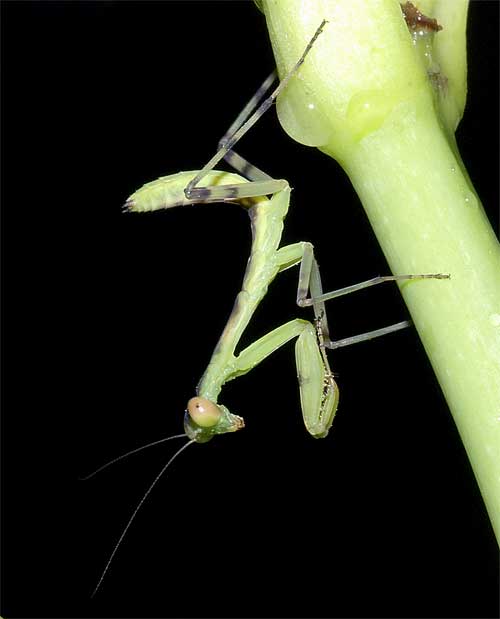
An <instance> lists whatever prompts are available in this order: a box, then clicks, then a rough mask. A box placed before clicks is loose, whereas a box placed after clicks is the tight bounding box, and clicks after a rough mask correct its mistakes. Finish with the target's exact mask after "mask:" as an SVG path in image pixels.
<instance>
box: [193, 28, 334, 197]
mask: <svg viewBox="0 0 500 619" xmlns="http://www.w3.org/2000/svg"><path fill="white" fill-rule="evenodd" d="M325 24H326V20H323V21H322V22H321V24H320V26H319V28H318V29H317V30H316V32H315V33H314V36H313V37H312V39H311V40H310V41H309V43H308V44H307V46H306V48H305V50H304V52H303V54H302V56H301V57H300V58H299V60H298V61H297V62H296V63H295V65H294V67H293V68H292V69H291V71H290V72H289V73H287V75H285V77H284V78H283V80H282V81H281V82H280V83H279V84H278V86H277V87H276V89H275V90H273V92H272V93H271V94H270V95H269V97H267V99H265V100H264V101H263V102H262V103H261V104H260V105H259V107H258V108H257V109H256V110H255V112H254V113H253V114H252V115H251V116H250V118H248V119H247V120H245V118H246V117H247V116H248V114H250V113H251V110H252V109H253V107H254V106H255V105H257V103H258V101H260V99H261V98H262V96H263V95H264V92H265V91H266V90H267V88H269V85H270V84H268V81H269V80H270V79H271V76H269V77H268V78H267V79H266V81H265V82H264V84H263V85H262V87H261V88H259V90H258V91H257V93H256V95H255V96H254V97H252V99H251V100H250V101H249V102H248V104H247V105H246V106H245V108H244V109H243V111H242V112H241V114H239V116H238V118H237V119H236V120H235V122H234V123H233V124H232V125H231V128H230V129H229V131H228V132H227V134H226V136H227V135H228V134H229V133H230V132H231V130H232V129H233V128H235V127H236V126H238V125H240V126H239V127H238V129H236V131H235V132H234V133H233V134H232V135H231V137H228V138H226V136H224V138H222V140H221V143H222V144H221V146H220V148H219V150H218V151H217V152H216V153H215V155H214V156H213V157H212V159H210V161H209V162H208V163H207V164H206V165H205V166H204V168H203V169H202V170H200V172H199V173H198V174H197V175H196V176H195V177H194V178H193V179H192V181H191V182H190V183H189V184H188V185H187V187H186V189H185V194H186V198H188V199H198V196H197V194H196V193H195V192H196V191H197V190H196V189H195V187H196V185H197V184H198V183H199V182H200V180H201V179H202V178H203V177H204V176H205V175H206V174H207V172H208V171H209V170H212V169H213V168H214V167H215V166H216V165H217V163H219V161H220V160H221V159H223V158H224V157H225V156H226V154H227V153H228V152H229V151H230V150H231V149H232V148H233V146H234V145H235V144H236V142H238V140H240V138H241V137H242V136H244V135H245V133H246V132H247V131H248V130H249V129H251V128H252V127H253V126H254V125H255V123H256V122H257V121H258V120H259V119H260V118H261V116H262V115H263V114H265V113H266V111H267V110H268V109H269V108H270V107H271V105H272V104H273V103H274V101H275V99H276V97H277V96H278V95H279V94H280V93H281V92H282V90H283V89H284V88H285V87H286V85H287V84H288V82H289V81H290V79H291V78H292V76H293V75H294V74H295V73H296V72H297V71H298V70H299V68H300V66H301V65H302V64H303V62H304V60H305V58H306V56H307V54H308V53H309V52H310V50H311V48H312V46H313V45H314V43H315V41H316V39H317V38H318V37H319V35H320V34H321V32H322V30H323V28H324V26H325ZM272 75H273V74H272ZM262 89H263V90H262ZM241 123H242V124H241ZM252 167H255V166H252ZM255 169H256V170H258V168H255ZM259 173H260V174H264V175H265V177H266V178H269V177H268V176H267V174H265V173H264V172H261V171H260V170H259ZM261 178H262V177H261ZM256 195H262V193H261V194H256Z"/></svg>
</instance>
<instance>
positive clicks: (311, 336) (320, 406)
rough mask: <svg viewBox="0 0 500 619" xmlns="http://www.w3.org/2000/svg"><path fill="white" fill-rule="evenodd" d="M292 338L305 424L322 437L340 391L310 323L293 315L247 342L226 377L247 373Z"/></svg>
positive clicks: (326, 429) (333, 411)
mask: <svg viewBox="0 0 500 619" xmlns="http://www.w3.org/2000/svg"><path fill="white" fill-rule="evenodd" d="M294 337H297V342H296V344H295V361H296V365H297V376H298V380H299V389H300V402H301V408H302V416H303V419H304V424H305V426H306V428H307V431H308V432H309V433H310V434H311V435H312V436H313V437H315V438H323V437H325V436H326V435H327V434H328V430H329V429H330V427H331V425H332V422H333V418H334V417H335V413H336V411H337V406H338V399H339V390H338V387H337V385H336V383H335V381H334V379H333V375H332V373H331V371H330V368H329V366H328V361H327V360H326V355H325V353H324V349H321V348H320V347H319V346H318V340H317V333H316V329H315V328H314V327H313V325H312V324H311V323H310V322H308V321H306V320H300V319H299V318H296V319H295V320H291V321H290V322H287V323H286V324H284V325H281V326H280V327H278V328H277V329H274V330H273V331H271V332H270V333H267V334H266V335H264V336H263V337H261V338H260V339H258V340H257V341H255V342H253V344H250V346H248V347H247V348H245V349H244V350H243V351H241V353H240V354H239V355H238V356H237V357H236V360H235V364H234V371H233V372H232V373H231V376H230V377H229V378H228V380H231V379H233V378H236V377H238V376H241V375H242V374H246V373H247V372H249V371H250V370H251V369H252V368H254V367H255V366H256V365H258V364H259V363H260V362H261V361H263V360H264V359H265V358H266V357H268V356H269V355H270V354H271V353H273V352H274V351H275V350H277V349H278V348H280V347H281V346H283V344H286V343H287V342H289V341H290V340H291V339H293V338H294Z"/></svg>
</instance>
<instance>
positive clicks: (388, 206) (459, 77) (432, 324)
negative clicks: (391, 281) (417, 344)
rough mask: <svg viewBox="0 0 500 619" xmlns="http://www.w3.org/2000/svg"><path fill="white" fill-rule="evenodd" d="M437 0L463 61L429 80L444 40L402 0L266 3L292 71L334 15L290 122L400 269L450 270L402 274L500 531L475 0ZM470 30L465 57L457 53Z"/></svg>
mask: <svg viewBox="0 0 500 619" xmlns="http://www.w3.org/2000/svg"><path fill="white" fill-rule="evenodd" d="M421 4H423V3H421ZM426 4H427V5H431V4H432V5H433V7H434V9H435V10H436V11H438V13H439V17H440V23H441V24H443V38H442V39H441V42H440V47H436V51H435V57H438V56H439V54H441V58H440V65H439V66H440V67H441V71H442V70H443V69H442V67H443V66H445V65H446V66H448V67H455V71H454V72H453V71H452V70H451V69H450V71H449V75H446V76H445V75H444V73H442V74H441V77H445V78H447V79H448V84H447V85H446V87H443V86H442V85H441V86H436V84H435V83H434V85H433V84H432V83H431V80H430V79H429V77H428V75H427V70H428V65H429V59H430V61H431V62H434V61H435V58H432V45H431V44H430V43H429V44H428V45H427V48H426V50H424V51H422V49H420V50H419V49H418V48H419V47H420V48H422V45H421V42H420V41H419V45H414V44H413V43H412V37H411V35H410V34H409V32H408V30H407V28H406V24H405V23H404V20H403V19H402V16H401V9H400V7H399V3H397V2H395V1H394V0H323V1H321V0H318V2H314V3H311V2H308V1H307V0H286V2H285V1H284V0H268V1H267V2H264V3H263V8H264V11H265V14H266V18H267V22H268V26H269V30H270V34H271V40H272V43H273V47H274V51H275V56H276V59H277V64H278V68H279V70H280V74H281V75H283V74H284V73H285V72H286V70H287V69H288V68H289V67H291V66H292V65H293V62H294V60H295V59H296V58H297V57H298V56H300V50H302V49H303V48H304V47H305V45H306V44H307V42H308V40H309V39H310V38H311V36H312V33H313V32H314V30H315V28H316V27H317V26H318V25H319V23H320V22H321V20H322V19H324V18H326V19H327V20H328V22H329V23H328V25H327V27H326V28H325V31H324V33H323V34H322V35H321V37H320V39H318V42H317V48H316V47H315V48H314V49H313V51H312V52H311V54H310V58H309V57H308V59H307V61H306V63H304V66H303V68H302V69H301V71H300V75H299V76H298V79H297V80H295V82H296V83H295V84H293V85H292V84H290V89H289V91H287V92H286V93H285V94H286V97H284V98H283V101H281V102H280V106H281V108H280V109H279V115H280V120H281V121H282V124H283V125H284V127H285V129H286V130H287V131H288V132H289V133H290V134H291V135H292V137H295V138H296V139H299V141H302V142H305V143H308V144H311V145H315V146H318V147H319V148H320V149H321V150H322V151H323V152H325V153H326V154H328V155H330V156H332V157H334V158H336V159H337V160H338V161H339V162H340V163H341V165H342V166H343V167H344V169H345V171H346V172H347V174H348V175H349V178H350V179H351V181H352V183H353V186H354V188H355V190H356V191H357V193H358V195H359V197H360V199H361V201H362V203H363V206H364V208H365V210H366V212H367V215H368V217H369V219H370V222H371V224H372V226H373V229H374V231H375V234H376V235H377V238H378V240H379V243H380V245H381V247H382V250H383V252H384V254H385V256H386V258H387V261H388V263H389V265H390V267H391V269H392V271H393V273H399V274H406V273H449V274H450V275H451V279H450V280H444V281H443V280H421V281H418V280H417V281H411V282H406V283H403V284H402V285H401V286H400V288H401V292H402V295H403V297H404V300H405V302H406V304H407V306H408V308H409V311H410V313H411V316H412V319H413V321H414V323H415V326H416V328H417V330H418V333H419V335H420V337H421V339H422V342H423V344H424V347H425V350H426V352H427V354H428V356H429V359H430V361H431V363H432V366H433V368H434V370H435V372H436V376H437V378H438V380H439V383H440V385H441V387H442V390H443V393H444V395H445V397H446V400H447V402H448V404H449V407H450V410H451V412H452V414H453V417H454V419H455V422H456V425H457V427H458V430H459V432H460V436H461V438H462V441H463V443H464V446H465V448H466V450H467V453H468V456H469V458H470V461H471V464H472V467H473V470H474V473H475V475H476V478H477V481H478V484H479V487H480V489H481V492H482V495H483V498H484V500H485V503H486V507H487V509H488V512H489V515H490V518H491V521H492V523H493V527H494V530H495V533H496V536H497V539H499V540H500V245H499V243H498V240H497V239H496V237H495V234H494V233H493V230H492V229H491V226H490V224H489V222H488V219H487V217H486V215H485V213H484V210H483V208H482V206H481V204H480V201H479V198H478V196H477V195H476V193H475V191H474V189H473V187H472V185H471V183H470V180H469V178H468V176H467V173H466V171H465V168H464V166H463V163H462V161H461V159H460V155H459V154H458V149H457V147H456V144H455V140H454V135H453V133H454V130H455V128H456V125H457V123H458V120H459V118H460V115H461V113H462V110H463V105H464V103H465V91H466V88H465V82H464V80H465V65H464V66H463V70H462V68H460V67H459V68H457V63H458V64H459V63H462V64H463V63H464V57H465V56H464V50H465V47H464V46H465V29H464V25H465V17H464V15H465V14H466V8H467V7H466V3H464V2H460V3H459V4H461V7H462V13H463V14H461V15H458V16H457V14H456V12H455V13H454V14H453V16H451V17H450V20H449V21H448V22H447V21H446V15H447V13H446V7H447V5H449V3H448V2H447V1H444V0H442V1H441V2H439V1H438V2H435V3H434V4H433V3H432V2H427V3H426ZM313 5H314V6H313ZM455 6H457V5H455ZM422 10H423V9H422ZM434 15H436V13H431V16H434ZM447 27H448V30H449V32H448V33H447V34H446V37H448V39H447V38H446V37H445V36H444V33H445V32H446V28H447ZM453 28H456V29H458V30H455V31H453ZM462 31H463V35H464V36H463V46H459V45H455V46H454V49H453V53H455V54H456V58H454V57H453V56H450V55H448V56H445V51H446V49H447V42H448V41H449V40H450V37H451V39H453V40H454V41H456V40H457V37H459V36H461V34H460V33H461V32H462ZM431 36H432V37H435V38H436V41H437V40H438V39H437V37H439V36H441V32H439V33H436V34H434V35H431ZM428 40H429V41H431V39H428ZM462 48H463V49H462ZM443 50H444V51H443ZM438 52H439V53H438ZM450 53H451V52H450ZM422 54H424V55H425V61H426V62H423V59H422V58H423V56H422ZM454 59H455V60H456V62H455V64H454ZM426 63H427V66H426ZM438 68H439V67H438ZM462 81H463V83H462ZM409 354H411V351H409ZM415 388H417V389H418V380H416V382H415ZM408 398H409V399H411V393H408ZM401 414H404V403H403V406H402V410H401ZM429 432H432V428H429ZM422 454H423V455H422V457H425V455H424V454H425V445H422Z"/></svg>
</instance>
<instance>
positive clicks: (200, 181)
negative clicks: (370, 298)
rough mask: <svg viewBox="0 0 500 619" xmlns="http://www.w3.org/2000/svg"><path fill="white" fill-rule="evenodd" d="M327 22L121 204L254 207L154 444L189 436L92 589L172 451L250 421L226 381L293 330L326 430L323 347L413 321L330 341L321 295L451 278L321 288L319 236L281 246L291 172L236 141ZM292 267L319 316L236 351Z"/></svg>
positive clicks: (305, 408) (317, 423)
mask: <svg viewBox="0 0 500 619" xmlns="http://www.w3.org/2000/svg"><path fill="white" fill-rule="evenodd" d="M325 26H326V22H325V21H323V22H322V23H321V24H320V26H319V27H318V29H317V30H316V32H315V34H314V36H313V38H312V39H311V41H310V42H309V44H308V45H307V47H306V49H305V50H304V52H303V54H302V56H301V57H300V58H299V60H298V61H297V63H296V64H295V66H294V67H293V69H292V70H291V71H290V72H289V73H288V74H287V75H286V76H285V78H284V79H283V80H282V81H281V82H280V84H279V85H278V86H277V88H276V89H275V90H274V91H273V92H272V93H271V95H269V96H268V97H267V98H264V97H265V95H266V93H267V92H268V90H269V89H270V87H271V85H272V84H273V82H274V81H275V79H276V73H275V72H273V73H272V74H271V75H270V76H269V77H268V78H267V79H266V80H265V81H264V83H263V84H262V86H261V87H260V88H259V89H258V90H257V92H256V93H255V95H254V96H253V97H252V99H251V100H250V101H249V102H248V104H247V105H246V106H245V108H244V109H243V110H242V112H241V113H240V114H239V115H238V117H237V118H236V120H235V121H234V123H233V124H232V125H231V127H230V128H229V130H228V131H227V132H226V134H225V135H224V136H223V138H222V139H221V140H220V142H219V147H218V150H217V153H216V154H215V156H214V157H212V159H211V160H210V161H209V162H208V163H207V164H206V166H205V167H204V168H202V169H201V170H199V171H190V172H180V173H178V174H173V175H170V176H165V177H161V178H159V179H157V180H155V181H153V182H151V183H148V184H146V185H144V186H143V187H142V188H141V189H139V190H138V191H136V192H135V193H133V194H132V195H131V196H130V197H129V198H128V200H127V201H126V203H125V205H124V210H125V211H126V212H129V213H144V212H150V211H155V210H159V209H169V208H174V207H177V206H188V205H192V204H198V203H202V204H211V203H215V202H227V203H231V204H238V205H240V206H242V207H243V208H245V209H246V210H247V212H248V214H249V217H250V220H251V226H252V246H251V251H250V257H249V259H248V264H247V268H246V272H245V275H244V278H243V283H242V288H241V290H240V292H239V293H238V295H237V297H236V300H235V303H234V307H233V310H232V312H231V314H230V316H229V319H228V321H227V323H226V326H225V328H224V330H223V332H222V334H221V336H220V338H219V341H218V343H217V345H216V347H215V350H214V352H213V354H212V357H211V359H210V361H209V364H208V366H207V368H206V370H205V372H204V374H203V376H202V378H201V380H200V382H199V383H198V386H197V389H196V395H195V396H193V397H192V398H191V399H190V400H189V401H188V403H187V407H186V412H185V415H184V431H185V433H184V434H179V435H175V436H174V437H168V438H166V439H161V440H159V441H155V443H152V444H157V443H160V442H163V441H166V440H170V439H172V438H178V437H182V436H187V437H188V439H189V440H188V442H187V443H185V444H184V445H183V446H182V447H181V448H180V449H179V450H178V451H177V452H176V453H175V454H174V455H173V456H172V458H170V460H169V461H168V462H167V464H166V465H165V466H164V467H163V468H162V469H161V471H160V473H159V474H158V475H157V476H156V478H155V479H154V481H153V483H152V484H151V485H150V486H149V488H148V490H147V491H146V493H145V494H144V495H143V497H142V499H141V501H140V502H139V504H138V505H137V507H136V509H135V510H134V512H133V514H132V516H131V518H130V519H129V521H128V523H127V525H126V527H125V529H124V530H123V532H122V534H121V536H120V538H119V540H118V542H117V543H116V545H115V547H114V550H113V552H112V554H111V556H110V558H109V560H108V563H107V565H106V567H105V569H104V572H103V573H102V575H101V578H100V580H99V582H98V584H97V587H96V589H95V590H94V593H95V592H96V591H97V589H98V588H99V586H100V584H101V582H102V580H103V578H104V576H105V574H106V572H107V570H108V568H109V565H110V563H111V561H112V559H113V557H114V555H115V553H116V551H117V549H118V547H119V545H120V543H121V541H122V540H123V538H124V536H125V534H126V532H127V530H128V529H129V527H130V525H131V523H132V521H133V520H134V518H135V515H136V514H137V512H138V510H139V509H140V507H141V506H142V504H143V503H144V501H145V500H146V498H147V497H148V495H149V494H150V492H151V491H152V489H153V487H154V486H155V485H156V483H157V482H158V480H159V479H160V477H161V476H162V475H163V473H164V472H165V470H166V469H167V468H168V467H169V466H170V464H171V463H172V462H173V461H174V459H175V458H176V457H177V456H178V455H179V454H180V453H181V452H182V451H184V450H185V449H186V448H187V447H188V446H189V445H191V444H193V443H205V442H207V441H209V440H211V439H212V438H213V437H214V436H216V435H218V434H225V433H229V432H235V431H238V430H240V429H241V428H243V427H244V420H243V418H242V417H241V416H239V415H237V414H234V413H232V412H230V411H229V409H228V408H227V407H226V406H224V405H223V404H221V403H219V402H218V397H219V394H220V392H221V390H222V387H223V386H224V385H225V384H226V383H227V382H228V381H231V380H234V379H235V378H237V377H239V376H242V375H244V374H246V373H247V372H249V371H250V370H251V369H253V368H254V367H256V366H257V365H259V364H260V363H261V362H262V361H263V360H264V359H265V358H267V357H268V356H269V355H270V354H272V353H273V352H274V351H276V350H277V349H278V348H280V347H281V346H283V345H285V344H286V343H287V342H289V341H291V340H293V339H296V344H295V358H296V366H297V376H298V383H299V392H300V401H301V408H302V415H303V419H304V424H305V427H306V429H307V431H308V432H309V434H310V435H311V436H313V437H314V438H324V437H326V436H327V434H328V432H329V429H330V427H331V425H332V422H333V419H334V416H335V413H336V410H337V407H338V402H339V389H338V386H337V384H336V382H335V380H334V376H333V373H332V371H331V369H330V366H329V362H328V358H327V355H326V350H327V349H330V350H331V349H336V348H340V347H343V346H348V345H351V344H354V343H357V342H362V341H365V340H368V339H372V338H375V337H380V336H382V335H386V334H388V333H392V332H394V331H397V330H400V329H404V328H406V327H408V326H409V325H410V322H409V321H407V320H405V321H402V322H399V323H396V324H394V325H390V326H387V327H383V328H381V329H377V330H375V331H370V332H368V333H363V334H361V335H357V336H354V337H349V338H346V339H342V340H339V341H332V340H331V338H330V334H329V329H328V322H327V317H326V308H325V302H326V301H328V300H331V299H334V298H337V297H340V296H342V295H346V294H348V293H351V292H355V291H358V290H361V289H364V288H367V287H370V286H374V285H378V284H380V283H383V282H387V281H403V280H412V279H445V278H448V277H449V275H444V274H424V275H391V276H384V277H375V278H373V279H370V280H367V281H364V282H361V283H359V284H355V285H353V286H348V287H345V288H341V289H339V290H334V291H331V292H327V293H324V292H323V288H322V283H321V277H320V273H319V267H318V263H317V261H316V259H315V257H314V250H313V245H312V244H311V243H309V242H307V241H299V242H296V243H293V244H291V245H285V246H280V242H281V237H282V233H283V226H284V223H283V222H284V219H285V217H286V214H287V211H288V208H289V203H290V194H291V188H290V186H289V184H288V182H287V181H285V180H277V179H274V178H272V177H271V176H269V175H268V174H266V173H265V172H263V171H262V170H260V169H259V168H257V167H255V166H254V165H252V164H250V163H249V162H248V161H246V160H245V159H243V158H242V157H241V156H240V155H238V154H237V153H236V152H235V151H234V150H233V147H234V145H235V144H236V142H237V141H238V140H239V139H240V138H241V137H242V136H243V135H244V134H245V133H246V132H247V131H248V130H249V129H250V128H251V127H252V126H253V125H254V124H255V123H256V122H257V121H258V119H259V118H260V117H261V116H262V115H263V114H264V113H265V112H266V111H267V109H269V107H271V105H272V104H273V102H274V101H275V99H276V97H277V96H278V95H279V94H280V93H281V92H282V91H283V90H284V89H285V88H286V85H287V83H288V82H289V81H290V79H292V78H293V76H294V75H295V74H296V73H297V72H298V70H299V68H300V66H301V65H302V63H303V62H304V61H305V59H306V57H307V55H308V54H309V52H310V51H311V49H312V48H313V46H314V43H315V41H316V39H317V38H318V36H320V34H321V32H322V30H323V29H324V28H325ZM261 101H262V103H261ZM222 159H224V160H225V161H226V162H227V163H228V164H229V165H231V166H232V168H233V169H234V170H235V171H236V172H222V171H219V170H216V169H215V166H216V165H217V163H218V162H219V161H221V160H222ZM294 266H299V278H298V286H297V297H296V301H297V305H298V306H299V307H301V308H303V307H312V308H313V311H314V320H313V322H310V321H308V320H304V319H301V318H294V319H292V320H290V321H289V322H287V323H285V324H283V325H281V326H279V327H277V328H275V329H273V330H272V331H270V332H268V333H267V334H265V335H264V336H262V337H261V338H259V339H258V340H256V341H255V342H253V343H252V344H250V345H249V346H247V347H246V348H244V349H243V350H241V351H239V352H237V348H238V344H239V342H240V339H241V337H242V335H243V333H244V331H245V329H246V327H247V326H248V324H249V322H250V320H251V318H252V316H253V314H254V312H255V310H256V309H257V307H258V305H259V303H260V302H261V301H262V299H263V298H264V296H265V295H266V293H267V290H268V287H269V286H270V284H271V283H272V281H273V280H274V278H275V277H276V276H277V275H278V274H279V273H281V272H283V271H285V270H287V269H289V268H291V267H294ZM145 447H147V445H146V446H144V447H139V448H138V449H135V450H133V451H132V452H128V453H127V454H124V455H123V456H119V457H118V458H115V459H114V460H112V461H111V462H109V463H107V464H106V465H104V466H103V467H100V468H99V469H98V470H97V471H99V470H102V469H103V468H105V467H107V466H108V465H109V464H112V463H113V462H116V461H117V460H120V459H121V458H123V457H125V456H127V455H129V454H131V453H135V452H137V451H140V450H142V449H144V448H145ZM97 471H95V472H97ZM93 474H94V473H93ZM89 477H90V476H89Z"/></svg>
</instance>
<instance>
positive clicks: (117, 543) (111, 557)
mask: <svg viewBox="0 0 500 619" xmlns="http://www.w3.org/2000/svg"><path fill="white" fill-rule="evenodd" d="M195 442H196V441H195V440H194V439H193V440H191V441H188V442H187V443H186V444H185V445H183V446H182V447H181V448H180V449H178V450H177V451H176V452H175V453H174V455H173V456H172V457H171V458H170V460H169V461H168V462H167V464H165V466H164V467H163V468H162V469H161V471H160V472H159V473H158V475H157V476H156V477H155V478H154V480H153V483H152V484H151V485H150V486H149V488H148V489H147V490H146V492H145V493H144V495H143V497H142V499H141V500H140V501H139V503H138V504H137V507H136V508H135V509H134V512H133V513H132V516H130V518H129V521H128V522H127V524H126V526H125V528H124V529H123V531H122V534H121V535H120V537H119V539H118V541H117V542H116V544H115V547H114V548H113V552H112V553H111V555H110V557H109V559H108V562H107V563H106V567H105V568H104V570H103V572H102V574H101V577H100V578H99V582H98V583H97V585H96V587H95V589H94V591H93V592H92V595H91V596H90V597H91V598H93V597H94V595H95V594H96V593H97V591H98V589H99V587H100V586H101V583H102V581H103V580H104V576H106V574H107V572H108V570H109V566H110V565H111V561H113V558H114V556H115V554H116V551H117V550H118V548H119V546H120V544H121V543H122V541H123V538H124V537H125V535H126V534H127V531H128V530H129V528H130V525H131V524H132V522H133V521H134V518H135V517H136V515H137V512H138V511H139V510H140V509H141V507H142V505H143V503H144V501H145V500H146V499H147V498H148V496H149V494H150V492H151V490H153V488H154V487H155V486H156V484H157V482H158V481H159V479H160V477H161V476H162V475H163V473H164V472H165V471H166V470H167V469H168V467H169V466H170V465H171V464H172V462H173V461H174V460H175V459H176V458H177V456H178V455H179V454H180V453H181V452H183V451H184V450H185V449H187V447H189V445H191V444H192V443H195Z"/></svg>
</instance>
